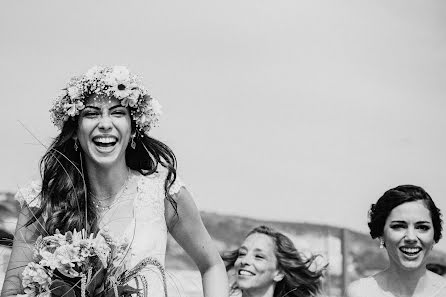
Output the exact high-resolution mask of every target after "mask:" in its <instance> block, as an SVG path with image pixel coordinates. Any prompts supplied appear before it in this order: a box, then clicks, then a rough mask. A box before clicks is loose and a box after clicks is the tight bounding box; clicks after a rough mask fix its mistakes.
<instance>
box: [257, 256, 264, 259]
mask: <svg viewBox="0 0 446 297" xmlns="http://www.w3.org/2000/svg"><path fill="white" fill-rule="evenodd" d="M256 258H257V259H265V257H264V256H262V255H256Z"/></svg>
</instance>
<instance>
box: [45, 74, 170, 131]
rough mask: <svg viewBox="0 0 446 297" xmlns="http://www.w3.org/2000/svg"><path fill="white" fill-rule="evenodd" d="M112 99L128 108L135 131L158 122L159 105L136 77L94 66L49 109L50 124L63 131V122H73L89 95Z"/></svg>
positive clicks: (72, 80) (60, 95) (148, 128)
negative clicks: (110, 97)
mask: <svg viewBox="0 0 446 297" xmlns="http://www.w3.org/2000/svg"><path fill="white" fill-rule="evenodd" d="M94 94H98V95H105V96H113V97H115V98H116V99H118V100H120V102H121V105H123V106H125V107H128V108H129V109H130V114H131V116H132V119H133V120H134V121H135V123H136V126H137V128H138V129H139V130H140V131H142V132H144V133H147V132H149V130H150V129H151V128H153V127H155V126H157V123H158V121H159V116H160V115H161V105H160V104H159V102H158V101H156V100H154V99H152V98H151V97H150V96H149V95H148V94H147V90H146V89H145V88H144V86H143V85H142V84H141V82H140V79H139V77H138V76H136V75H133V74H131V73H130V71H129V70H128V69H127V68H126V67H124V66H114V67H101V66H94V67H92V68H91V69H89V70H88V71H87V72H86V73H85V74H84V75H82V76H77V77H73V78H72V79H71V80H70V81H69V82H68V84H67V86H66V87H65V88H64V89H63V90H62V92H61V93H60V94H59V96H58V97H57V98H56V100H55V102H54V104H53V107H52V108H51V110H50V112H51V118H52V121H53V123H54V124H55V125H56V126H57V127H58V128H59V129H62V127H63V125H64V123H65V122H66V121H67V120H69V119H70V118H71V119H74V118H75V117H76V116H77V115H79V113H80V111H81V110H82V109H84V107H85V106H84V103H85V100H86V99H87V98H89V97H90V96H91V95H94Z"/></svg>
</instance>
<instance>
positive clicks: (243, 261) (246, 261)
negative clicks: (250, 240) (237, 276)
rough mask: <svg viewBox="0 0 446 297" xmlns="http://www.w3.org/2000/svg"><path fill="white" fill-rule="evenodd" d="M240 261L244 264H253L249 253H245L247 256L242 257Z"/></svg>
mask: <svg viewBox="0 0 446 297" xmlns="http://www.w3.org/2000/svg"><path fill="white" fill-rule="evenodd" d="M240 263H241V264H242V265H249V264H251V257H250V256H249V255H245V256H244V257H243V258H242V259H241V261H240Z"/></svg>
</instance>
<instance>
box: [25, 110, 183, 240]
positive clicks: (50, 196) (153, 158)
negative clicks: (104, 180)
mask: <svg viewBox="0 0 446 297" xmlns="http://www.w3.org/2000/svg"><path fill="white" fill-rule="evenodd" d="M130 118H131V127H132V131H134V132H133V133H135V138H134V140H135V142H136V147H135V149H133V148H131V147H130V145H129V146H128V147H127V149H126V153H125V158H126V163H127V166H129V167H130V168H131V169H133V170H136V171H139V172H140V173H141V174H143V175H150V174H152V173H154V172H156V170H157V167H158V164H161V165H162V166H164V167H165V168H166V169H167V170H168V173H167V176H166V180H165V182H164V190H165V195H166V199H167V200H168V201H169V202H170V204H171V205H172V206H173V208H174V210H175V213H176V214H177V205H176V202H175V200H174V199H173V198H172V197H171V196H170V195H169V189H170V187H171V185H172V184H173V183H174V181H175V179H176V166H177V163H176V158H175V155H174V153H173V152H172V150H171V149H170V148H169V147H168V146H167V145H165V144H164V143H162V142H161V141H159V140H156V139H154V138H152V137H150V136H149V135H147V134H142V133H140V132H139V131H138V130H137V129H136V124H135V121H134V120H133V118H132V116H131V115H130ZM77 128H78V116H77V117H76V118H74V119H73V120H71V119H69V120H68V121H66V122H65V124H64V126H63V128H62V131H61V132H60V134H59V135H58V136H57V137H56V138H55V139H54V141H53V143H52V144H51V146H50V147H49V148H48V149H47V151H46V153H45V155H44V156H43V157H42V159H41V160H40V174H41V177H42V190H41V193H40V197H41V205H40V207H39V208H38V209H37V210H35V211H34V212H33V216H32V218H31V219H30V220H29V221H28V223H27V226H29V225H31V224H33V223H34V222H36V221H38V220H40V219H41V218H42V215H43V214H51V215H49V216H48V218H47V220H46V222H45V224H44V226H43V230H41V231H40V232H45V233H47V234H54V232H55V231H56V229H59V230H60V231H61V232H62V233H63V232H67V231H70V230H73V229H75V228H76V229H77V230H80V229H82V228H85V229H86V230H87V231H88V232H91V233H95V232H97V231H98V222H97V220H98V214H97V213H96V210H95V207H94V206H93V204H92V201H91V199H88V196H89V194H88V193H89V184H88V182H86V181H88V178H87V172H83V169H82V163H83V162H84V157H83V154H82V149H80V148H79V151H76V150H75V149H74V143H75V142H74V139H73V136H74V135H75V133H76V131H77ZM41 229H42V228H41Z"/></svg>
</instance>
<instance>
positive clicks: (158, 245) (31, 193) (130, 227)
mask: <svg viewBox="0 0 446 297" xmlns="http://www.w3.org/2000/svg"><path fill="white" fill-rule="evenodd" d="M166 174H167V170H166V169H164V168H163V167H162V168H160V169H159V170H158V171H157V172H155V173H153V174H151V175H149V176H144V175H141V174H140V173H139V172H136V171H133V172H132V177H131V179H130V180H129V190H128V193H126V194H125V195H123V197H122V198H121V199H120V201H119V202H118V203H116V204H114V205H113V207H112V208H111V209H110V210H109V211H108V212H107V213H105V214H102V219H101V220H100V223H99V227H100V230H101V232H108V233H110V234H112V235H113V236H114V237H116V238H117V239H118V240H125V241H128V242H129V243H130V245H129V250H128V253H127V257H126V258H125V261H124V263H123V266H124V268H125V269H127V270H130V269H132V268H134V267H135V266H136V265H137V264H138V263H140V261H142V260H144V259H146V258H147V257H150V258H153V259H156V260H157V261H158V262H159V263H161V265H162V266H164V262H165V254H166V244H167V225H166V220H165V217H164V199H165V195H164V194H165V191H164V181H165V178H166ZM182 186H184V184H183V182H182V181H181V180H180V179H179V178H177V179H176V181H175V182H174V184H173V185H172V186H171V188H170V190H169V193H170V194H172V195H173V194H176V193H178V192H179V190H180V188H181V187H182ZM40 189H41V185H40V184H39V183H38V182H32V183H30V185H28V186H27V187H25V188H21V189H20V190H19V191H18V192H17V194H16V196H15V197H16V199H17V200H18V201H19V202H20V204H21V205H22V207H23V205H24V204H25V203H26V205H28V206H29V207H39V206H40V197H39V193H40ZM138 280H139V281H138ZM161 280H162V277H161V274H160V271H159V270H158V269H154V267H148V269H145V270H144V271H143V273H142V274H141V275H140V277H139V278H137V281H136V283H133V284H134V285H138V286H139V287H141V286H147V288H148V295H149V296H150V297H158V296H164V288H163V283H162V281H161Z"/></svg>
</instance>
